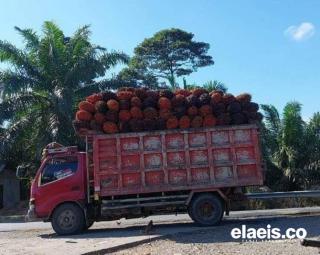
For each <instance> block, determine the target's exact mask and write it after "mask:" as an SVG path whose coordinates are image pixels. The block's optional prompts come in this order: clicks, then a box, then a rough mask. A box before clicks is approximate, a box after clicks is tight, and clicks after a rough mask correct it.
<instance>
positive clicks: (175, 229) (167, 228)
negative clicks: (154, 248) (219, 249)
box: [39, 216, 320, 243]
mask: <svg viewBox="0 0 320 255" xmlns="http://www.w3.org/2000/svg"><path fill="white" fill-rule="evenodd" d="M268 224H270V225H271V227H272V228H279V229H280V230H281V233H284V232H285V231H286V230H287V229H288V228H295V229H298V228H305V229H306V230H307V233H308V235H307V237H316V236H319V235H320V216H303V217H301V216H299V217H288V216H286V217H274V218H270V217H261V218H259V219H241V220H240V219H239V220H237V219H226V220H224V221H223V222H222V223H221V225H219V226H215V227H202V228H199V227H198V226H197V225H196V224H194V223H190V222H185V223H174V224H172V223H171V224H164V223H159V224H157V222H156V221H154V227H153V229H152V232H151V233H149V234H148V235H150V236H152V235H160V236H164V237H163V238H165V239H170V240H174V241H176V242H180V243H216V242H219V243H220V242H235V241H236V240H234V239H232V237H231V235H230V232H231V230H232V229H233V228H235V227H236V228H241V226H242V225H246V227H247V228H255V229H258V228H267V225H268ZM144 229H145V226H128V227H125V226H124V227H121V226H119V227H112V228H99V229H90V230H88V231H87V232H85V233H83V234H80V235H72V236H58V235H56V234H43V235H39V236H40V237H41V238H44V239H52V238H54V239H60V238H63V239H65V238H69V239H70V238H72V239H73V240H77V239H78V240H79V239H89V238H104V239H108V238H121V237H130V236H138V235H140V236H146V234H145V233H144ZM204 234H205V235H204ZM239 241H241V240H239Z"/></svg>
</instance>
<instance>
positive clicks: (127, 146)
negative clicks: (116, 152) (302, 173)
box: [121, 137, 139, 153]
mask: <svg viewBox="0 0 320 255" xmlns="http://www.w3.org/2000/svg"><path fill="white" fill-rule="evenodd" d="M138 150H139V137H126V138H122V139H121V153H127V152H133V151H138Z"/></svg>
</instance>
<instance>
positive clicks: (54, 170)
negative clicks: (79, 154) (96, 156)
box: [41, 157, 78, 185]
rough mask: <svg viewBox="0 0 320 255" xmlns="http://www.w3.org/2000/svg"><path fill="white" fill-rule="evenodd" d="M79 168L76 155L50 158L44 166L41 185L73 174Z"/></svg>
mask: <svg viewBox="0 0 320 255" xmlns="http://www.w3.org/2000/svg"><path fill="white" fill-rule="evenodd" d="M77 169H78V160H77V158H76V157H61V158H53V159H50V160H49V161H48V162H47V163H46V165H45V166H44V168H43V171H42V174H41V185H43V184H46V183H50V182H53V181H56V180H60V179H63V178H66V177H68V176H71V175H73V174H74V173H75V172H76V171H77Z"/></svg>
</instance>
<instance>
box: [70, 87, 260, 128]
mask: <svg viewBox="0 0 320 255" xmlns="http://www.w3.org/2000/svg"><path fill="white" fill-rule="evenodd" d="M251 100H252V97H251V95H250V94H248V93H243V94H240V95H238V96H234V95H232V94H230V93H224V92H222V91H219V90H214V91H210V92H209V91H207V90H206V89H204V88H200V87H199V88H195V89H192V90H187V89H177V90H176V91H171V90H168V89H162V90H150V89H147V88H131V87H122V88H120V89H118V91H103V92H101V93H95V94H92V95H90V96H88V97H87V98H86V99H85V100H83V101H81V102H80V103H79V105H78V111H77V112H76V114H75V120H74V121H73V125H74V128H75V130H76V131H77V132H78V133H80V134H86V133H88V132H89V133H90V132H91V133H107V134H113V133H119V132H122V133H127V132H142V131H153V130H164V129H187V128H201V127H213V126H221V125H241V124H251V123H252V124H253V123H256V124H257V123H259V122H261V120H262V117H263V116H262V114H261V113H259V105H258V104H257V103H254V102H252V101H251Z"/></svg>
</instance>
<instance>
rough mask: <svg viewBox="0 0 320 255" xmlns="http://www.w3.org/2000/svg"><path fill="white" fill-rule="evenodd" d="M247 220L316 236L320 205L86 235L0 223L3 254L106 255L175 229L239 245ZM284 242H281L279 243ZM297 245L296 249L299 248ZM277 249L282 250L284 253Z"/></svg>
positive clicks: (173, 219)
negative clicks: (204, 224)
mask: <svg viewBox="0 0 320 255" xmlns="http://www.w3.org/2000/svg"><path fill="white" fill-rule="evenodd" d="M309 214H310V215H309ZM151 219H152V220H153V222H154V225H155V226H154V228H153V229H152V231H151V232H150V233H148V234H146V233H144V229H145V226H146V224H148V222H149V221H150V220H151ZM243 224H246V225H247V226H248V227H250V226H251V227H266V226H267V225H268V224H271V225H272V227H279V228H281V229H286V228H289V227H293V228H299V227H303V228H306V230H307V232H308V237H311V238H317V237H319V236H320V208H319V207H314V208H298V209H279V210H258V211H242V212H232V213H231V215H230V216H228V217H225V220H224V222H223V223H222V224H221V225H220V226H216V227H209V228H200V227H198V226H196V225H195V224H193V223H192V221H191V220H190V218H189V217H188V215H185V214H182V215H177V216H175V215H165V216H154V217H148V218H144V219H131V220H121V221H120V222H116V221H113V222H100V223H95V224H94V226H93V227H92V228H91V229H90V230H89V231H88V232H86V233H84V234H82V235H74V236H65V237H59V236H57V235H56V234H54V232H53V230H52V229H51V225H50V223H42V222H31V223H0V254H6V255H7V254H49V255H50V254H68V255H69V254H85V253H90V252H93V251H101V252H100V253H97V254H104V252H106V251H108V249H109V248H112V247H117V246H119V245H124V244H130V243H135V242H140V241H145V240H147V241H149V240H150V239H152V238H159V237H162V236H167V235H170V236H175V235H177V233H179V234H178V235H181V234H182V235H183V234H186V235H189V236H190V233H197V231H198V232H199V231H200V232H201V231H202V232H205V233H210V232H212V233H215V234H210V236H209V237H206V238H205V242H206V243H208V245H209V244H217V243H224V244H235V243H237V242H238V241H235V240H234V239H232V237H231V235H230V232H231V230H232V228H234V227H241V225H243ZM191 235H192V234H191ZM203 238H204V237H198V239H197V240H198V241H199V240H200V239H203ZM176 240H179V239H176ZM197 240H196V239H194V241H191V240H189V242H191V243H192V242H198V241H197ZM157 242H160V241H157ZM175 242H176V241H175ZM290 242H295V245H298V246H297V247H299V249H300V248H302V247H300V245H299V243H298V240H294V241H290ZM155 243H156V242H155ZM284 243H285V242H284ZM252 245H254V244H252ZM178 246H179V245H178V244H177V247H178ZM278 246H279V245H278ZM208 247H209V246H208ZM280 247H282V246H281V245H280ZM283 247H285V246H283ZM283 247H282V248H283ZM279 249H281V248H279ZM303 249H304V250H305V251H307V252H309V253H307V254H312V253H310V251H311V252H312V251H314V252H317V249H315V248H303ZM310 249H312V250H310ZM293 250H296V251H298V249H293ZM299 252H300V250H299ZM138 253H139V252H138ZM138 253H137V254H138ZM275 253H276V251H275ZM278 253H279V254H281V253H280V252H278ZM120 254H121V253H120ZM155 254H156V253H155ZM172 254H174V253H172ZM198 254H201V253H198ZM261 254H263V253H261ZM293 254H294V253H293ZM297 254H299V253H297ZM315 254H316V253H315Z"/></svg>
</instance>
